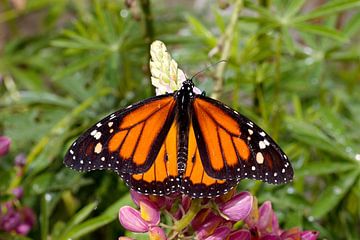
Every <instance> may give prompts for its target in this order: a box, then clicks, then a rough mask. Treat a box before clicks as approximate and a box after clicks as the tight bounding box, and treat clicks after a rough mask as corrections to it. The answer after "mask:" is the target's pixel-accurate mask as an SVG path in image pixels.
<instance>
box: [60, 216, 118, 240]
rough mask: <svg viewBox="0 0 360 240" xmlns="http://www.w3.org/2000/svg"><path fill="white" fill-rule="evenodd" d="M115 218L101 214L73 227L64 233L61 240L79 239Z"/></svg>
mask: <svg viewBox="0 0 360 240" xmlns="http://www.w3.org/2000/svg"><path fill="white" fill-rule="evenodd" d="M113 220H114V217H112V216H109V215H100V216H98V217H95V218H92V219H90V220H87V221H85V222H83V223H81V224H79V225H77V226H75V227H73V228H72V229H71V230H70V231H68V232H67V233H65V234H63V235H62V236H61V237H60V239H59V240H68V239H77V238H79V237H82V236H84V235H86V234H89V233H91V232H93V231H95V230H96V229H98V228H100V227H102V226H104V225H106V224H108V223H110V222H112V221H113Z"/></svg>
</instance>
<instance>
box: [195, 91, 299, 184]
mask: <svg viewBox="0 0 360 240" xmlns="http://www.w3.org/2000/svg"><path fill="white" fill-rule="evenodd" d="M192 106H193V115H192V119H193V124H194V130H195V135H196V140H197V142H198V146H199V152H200V156H201V159H202V162H203V165H204V169H205V170H206V172H207V173H208V174H209V176H211V177H213V178H217V179H237V178H240V179H242V178H251V179H257V180H262V181H265V182H268V183H274V184H278V183H286V182H289V181H291V180H292V178H293V170H292V167H291V165H290V162H289V161H288V159H287V156H286V155H285V154H284V152H283V151H282V150H281V149H280V148H279V146H278V145H277V144H276V143H275V142H274V140H273V139H272V138H271V137H270V136H269V135H268V134H266V133H265V131H264V130H262V129H261V128H260V127H258V126H257V125H256V124H254V123H253V122H252V121H250V120H249V119H247V118H246V117H244V116H242V115H240V114H239V113H237V112H236V111H235V110H233V109H231V108H229V107H227V106H226V105H224V104H222V103H221V102H219V101H216V100H214V99H211V98H208V97H205V96H201V95H197V96H196V98H195V100H194V101H193V105H192Z"/></svg>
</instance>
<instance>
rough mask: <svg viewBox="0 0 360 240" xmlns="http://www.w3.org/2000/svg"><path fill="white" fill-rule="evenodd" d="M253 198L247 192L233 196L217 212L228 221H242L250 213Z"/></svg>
mask: <svg viewBox="0 0 360 240" xmlns="http://www.w3.org/2000/svg"><path fill="white" fill-rule="evenodd" d="M252 204H253V197H252V196H251V194H250V193H249V192H241V193H239V194H237V195H235V196H233V197H232V198H231V199H230V200H229V201H227V202H225V203H223V204H221V205H220V207H219V210H220V211H221V212H222V214H224V215H225V216H226V217H227V218H228V220H231V221H241V220H244V219H245V218H246V217H247V216H248V215H249V214H250V212H251V209H252Z"/></svg>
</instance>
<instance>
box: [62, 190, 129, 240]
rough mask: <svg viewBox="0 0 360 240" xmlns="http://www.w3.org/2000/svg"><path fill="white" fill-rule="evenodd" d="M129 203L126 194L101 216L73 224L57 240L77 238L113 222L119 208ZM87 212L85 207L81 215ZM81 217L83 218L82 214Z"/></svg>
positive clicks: (87, 209)
mask: <svg viewBox="0 0 360 240" xmlns="http://www.w3.org/2000/svg"><path fill="white" fill-rule="evenodd" d="M129 202H131V200H130V194H126V195H125V196H123V197H121V198H120V199H119V200H118V201H116V202H115V203H113V204H112V205H111V206H110V207H108V208H107V209H106V210H105V211H104V213H103V214H102V215H100V216H97V217H94V218H92V219H89V220H87V221H85V222H83V223H81V224H78V225H76V224H75V225H74V226H73V227H71V228H69V229H68V231H67V232H66V233H65V234H63V235H62V236H61V237H60V239H59V240H67V239H76V238H79V237H81V236H84V235H86V234H89V233H90V232H93V231H95V230H96V229H98V228H100V227H102V226H104V225H106V224H108V223H110V222H112V221H114V220H115V219H117V216H118V212H119V209H120V207H122V206H124V205H127V204H128V203H129ZM89 210H90V207H86V209H85V210H84V212H83V213H84V214H85V213H87V212H88V211H89ZM81 215H82V216H81V217H83V216H85V215H83V214H81Z"/></svg>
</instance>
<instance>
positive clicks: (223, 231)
mask: <svg viewBox="0 0 360 240" xmlns="http://www.w3.org/2000/svg"><path fill="white" fill-rule="evenodd" d="M230 232H231V230H230V228H228V227H227V226H221V227H218V228H216V229H215V231H214V233H213V234H211V235H210V236H208V237H206V238H205V240H223V239H225V238H226V236H227V235H229V233H230Z"/></svg>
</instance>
